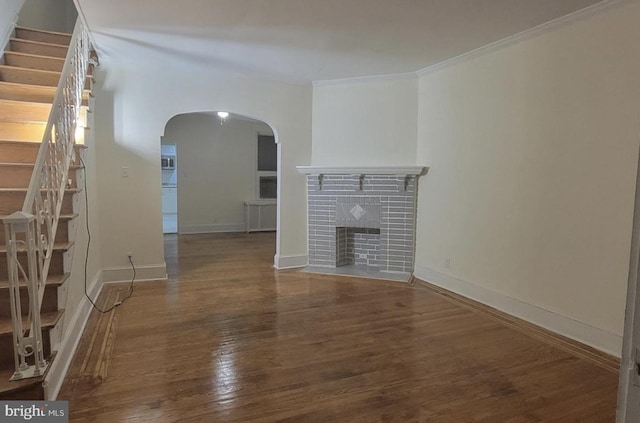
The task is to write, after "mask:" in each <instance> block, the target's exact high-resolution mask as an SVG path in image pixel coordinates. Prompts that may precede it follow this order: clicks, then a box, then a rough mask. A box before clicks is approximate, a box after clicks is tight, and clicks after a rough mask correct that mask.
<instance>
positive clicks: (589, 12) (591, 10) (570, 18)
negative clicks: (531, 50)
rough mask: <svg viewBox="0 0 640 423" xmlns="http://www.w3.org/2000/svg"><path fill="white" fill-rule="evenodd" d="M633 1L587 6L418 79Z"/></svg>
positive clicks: (614, 0)
mask: <svg viewBox="0 0 640 423" xmlns="http://www.w3.org/2000/svg"><path fill="white" fill-rule="evenodd" d="M632 1H636V0H603V1H601V2H599V3H596V4H593V5H591V6H587V7H585V8H584V9H580V10H576V11H575V12H572V13H569V14H568V15H564V16H561V17H559V18H556V19H553V20H550V21H548V22H545V23H543V24H540V25H538V26H534V27H533V28H530V29H527V30H525V31H522V32H519V33H517V34H514V35H511V36H509V37H506V38H503V39H501V40H498V41H494V42H493V43H490V44H486V45H484V46H482V47H478V48H476V49H474V50H471V51H468V52H466V53H462V54H460V55H458V56H455V57H452V58H451V59H447V60H445V61H442V62H439V63H436V64H434V65H431V66H427V67H426V68H423V69H420V70H419V71H417V72H416V75H417V76H418V77H421V76H425V75H428V74H430V73H433V72H437V71H439V70H442V69H445V68H448V67H450V66H453V65H457V64H459V63H462V62H466V61H467V60H471V59H473V58H476V57H479V56H483V55H485V54H489V53H492V52H494V51H497V50H501V49H503V48H506V47H508V46H511V45H513V44H516V43H519V42H522V41H524V40H527V39H530V38H533V37H537V36H539V35H542V34H544V33H546V32H550V31H553V30H555V29H558V28H560V27H562V26H564V25H568V24H571V23H574V22H577V21H579V20H582V19H586V18H589V17H591V16H594V15H597V14H600V13H602V12H604V11H606V10H608V9H611V8H613V7H615V6H620V5H622V4H625V3H631V2H632Z"/></svg>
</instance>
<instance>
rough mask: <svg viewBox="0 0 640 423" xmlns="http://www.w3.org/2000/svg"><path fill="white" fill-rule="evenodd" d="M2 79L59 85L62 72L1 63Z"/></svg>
mask: <svg viewBox="0 0 640 423" xmlns="http://www.w3.org/2000/svg"><path fill="white" fill-rule="evenodd" d="M0 79H2V80H3V81H6V82H14V83H17V84H28V85H44V86H48V87H57V86H58V81H59V80H60V72H53V71H46V70H38V69H28V68H19V67H16V66H7V65H0Z"/></svg>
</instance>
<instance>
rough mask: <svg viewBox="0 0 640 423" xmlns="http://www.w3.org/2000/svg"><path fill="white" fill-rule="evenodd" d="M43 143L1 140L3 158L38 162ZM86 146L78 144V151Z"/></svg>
mask: <svg viewBox="0 0 640 423" xmlns="http://www.w3.org/2000/svg"><path fill="white" fill-rule="evenodd" d="M41 144H42V143H41V142H24V141H2V140H0V154H2V160H3V161H6V162H11V163H30V164H33V163H35V162H36V157H37V156H38V150H40V145H41ZM85 148H87V147H86V146H85V145H83V144H76V146H75V149H76V153H78V152H79V151H80V150H82V149H85Z"/></svg>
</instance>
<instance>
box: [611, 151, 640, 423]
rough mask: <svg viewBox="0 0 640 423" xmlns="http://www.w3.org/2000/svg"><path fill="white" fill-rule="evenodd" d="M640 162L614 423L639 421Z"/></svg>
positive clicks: (634, 422)
mask: <svg viewBox="0 0 640 423" xmlns="http://www.w3.org/2000/svg"><path fill="white" fill-rule="evenodd" d="M639 266H640V162H639V165H638V176H637V178H636V200H635V210H634V213H633V235H632V239H631V259H630V266H629V285H628V286H629V287H628V290H627V309H626V314H625V320H624V341H623V346H622V363H621V366H620V384H619V389H618V413H617V414H618V415H617V419H616V421H617V423H637V422H639V421H640V286H638V278H639V277H640V268H639Z"/></svg>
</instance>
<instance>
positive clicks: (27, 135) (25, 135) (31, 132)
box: [0, 121, 47, 143]
mask: <svg viewBox="0 0 640 423" xmlns="http://www.w3.org/2000/svg"><path fill="white" fill-rule="evenodd" d="M46 127H47V125H46V123H35V122H1V121H0V139H3V140H15V141H31V142H38V143H41V142H42V136H43V135H44V130H45V129H46Z"/></svg>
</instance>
